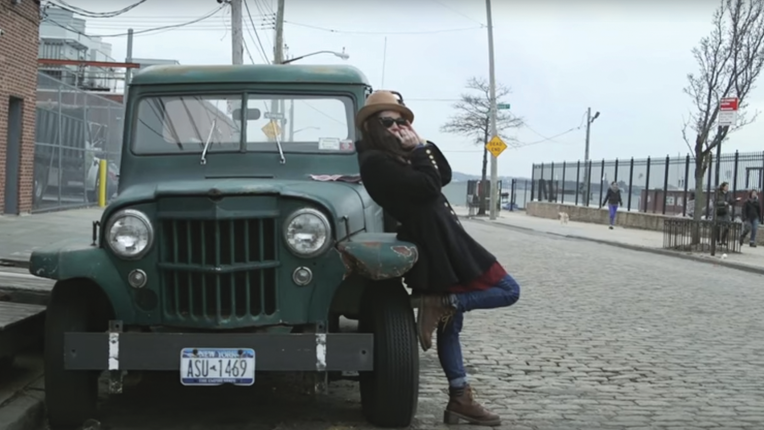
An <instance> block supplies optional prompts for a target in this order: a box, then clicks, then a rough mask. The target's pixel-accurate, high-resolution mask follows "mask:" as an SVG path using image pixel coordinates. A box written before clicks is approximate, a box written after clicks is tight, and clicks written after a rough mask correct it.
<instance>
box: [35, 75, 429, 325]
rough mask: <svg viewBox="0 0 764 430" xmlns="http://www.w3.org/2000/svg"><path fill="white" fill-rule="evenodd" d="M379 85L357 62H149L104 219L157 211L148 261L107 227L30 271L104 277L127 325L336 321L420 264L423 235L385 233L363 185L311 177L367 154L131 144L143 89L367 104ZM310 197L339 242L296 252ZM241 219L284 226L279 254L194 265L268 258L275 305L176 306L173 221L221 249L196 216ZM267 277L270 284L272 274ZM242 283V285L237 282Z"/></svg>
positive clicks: (49, 250)
mask: <svg viewBox="0 0 764 430" xmlns="http://www.w3.org/2000/svg"><path fill="white" fill-rule="evenodd" d="M368 90H369V86H368V81H367V80H366V78H365V77H364V76H363V74H362V73H361V72H360V71H359V70H358V69H355V68H353V67H346V66H297V65H288V66H273V65H262V66H156V67H151V68H149V69H146V70H144V71H141V72H140V73H138V74H136V76H135V77H134V78H133V81H132V83H131V86H130V89H129V96H128V105H127V107H126V113H125V124H126V126H125V130H124V137H123V141H124V143H123V151H122V160H121V166H120V173H121V175H120V184H119V195H118V197H117V198H116V199H115V200H114V201H113V202H111V204H110V205H109V206H108V207H107V208H106V210H104V213H103V215H102V218H101V220H100V223H101V226H102V229H105V228H106V226H108V222H109V220H110V219H111V217H112V216H113V215H114V214H115V213H116V212H117V211H119V210H121V209H126V208H130V209H136V210H139V211H141V212H143V213H144V214H145V215H146V216H147V217H148V219H149V220H151V223H152V227H153V229H154V233H155V234H154V243H153V245H152V247H151V249H150V250H149V251H148V252H147V253H146V254H145V255H144V256H143V257H142V258H141V259H139V260H126V259H122V258H119V257H117V256H116V255H115V254H114V253H113V252H112V251H111V249H110V248H109V246H108V244H107V243H106V242H105V239H104V236H105V233H106V232H105V231H102V232H101V234H100V238H99V241H98V245H97V246H95V247H94V246H89V245H88V243H89V241H87V239H84V240H83V241H82V242H81V243H80V244H78V245H72V244H61V245H51V246H49V247H46V248H44V249H39V250H36V251H34V252H33V254H32V258H31V261H30V263H31V264H30V272H31V273H33V274H35V275H37V276H41V277H45V278H50V279H54V280H58V281H66V280H72V279H82V280H83V282H92V283H95V284H97V285H98V286H99V287H100V289H101V290H102V291H103V293H104V295H105V296H106V298H108V300H109V301H110V302H111V303H112V306H113V308H114V311H115V314H116V315H115V317H116V318H118V319H120V320H122V321H123V322H124V323H125V324H126V325H138V326H155V327H161V326H168V325H169V326H175V327H186V328H189V329H241V328H246V327H262V326H273V325H278V324H285V325H299V324H307V323H312V322H316V321H325V320H326V319H327V317H328V315H329V313H330V309H331V307H332V306H334V305H335V304H336V303H342V307H343V309H350V310H351V311H352V310H353V309H357V306H354V303H355V302H357V301H358V300H359V297H360V296H361V295H360V292H359V290H360V289H362V288H363V287H364V285H365V283H366V282H368V280H380V279H386V278H397V277H400V276H401V275H403V274H404V273H405V272H406V271H407V270H409V269H410V268H411V266H412V265H413V264H414V263H415V262H416V258H417V251H416V247H415V246H414V245H412V244H408V243H404V242H400V241H398V240H396V238H395V235H394V234H392V233H382V225H383V223H382V211H381V209H380V208H379V206H378V205H377V204H375V203H374V202H373V201H372V200H371V198H370V197H369V195H368V193H367V192H366V190H365V188H364V187H363V186H362V185H359V184H350V183H341V182H318V181H314V180H311V179H310V175H321V174H343V175H357V174H358V158H357V155H356V154H354V153H326V154H308V153H300V154H297V153H287V154H286V164H281V163H280V162H279V157H278V153H277V151H276V146H275V144H274V148H273V151H272V152H246V153H223V152H221V153H217V152H216V153H210V154H208V155H207V163H206V164H205V165H201V164H200V162H199V160H200V155H199V154H198V153H195V154H190V153H189V154H170V155H141V156H138V155H135V154H133V153H132V152H131V150H130V145H129V142H131V141H132V133H133V126H132V125H134V124H135V121H136V117H135V111H136V104H137V102H138V101H139V100H140V99H141V97H143V96H144V95H149V94H151V95H152V96H156V95H160V96H161V95H184V94H197V93H199V92H210V93H215V92H221V91H240V92H246V91H263V92H271V91H273V92H288V93H291V94H305V95H311V94H324V95H342V96H345V97H350V98H351V99H352V100H353V101H354V104H355V108H356V109H358V107H359V106H361V105H362V104H363V100H364V99H365V96H366V94H367V92H368ZM306 207H307V208H313V209H316V210H319V211H321V212H323V213H324V214H325V215H326V216H327V217H328V219H329V221H330V224H331V229H332V235H331V240H332V242H333V245H334V246H332V247H330V248H329V249H328V251H327V252H325V253H324V254H323V255H319V256H317V257H314V258H309V259H306V258H301V257H297V256H295V255H293V254H292V253H291V252H290V251H289V249H288V248H287V245H286V242H285V239H284V234H283V229H284V224H285V222H286V219H287V217H288V216H289V215H290V214H291V213H293V212H294V211H295V210H297V209H301V208H306ZM233 220H246V222H256V223H260V224H257V225H265V223H268V224H267V225H272V226H274V227H273V231H272V233H273V235H272V236H271V239H268V240H269V241H271V242H269V243H272V245H273V246H274V249H275V254H274V256H273V258H272V259H271V260H268V261H265V260H263V261H262V262H259V263H246V264H244V266H246V267H244V266H242V265H241V264H238V265H237V263H235V262H234V263H231V264H229V265H225V263H221V264H224V267H221V266H218V265H215V264H212V263H206V262H201V263H198V264H197V263H189V264H188V265H186V266H183V269H182V270H183V271H184V272H183V274H188V273H192V272H193V271H199V273H208V274H212V276H220V274H225V273H245V272H246V273H251V274H252V276H255V275H257V274H258V273H263V271H264V270H265V269H264V268H266V267H267V268H268V269H267V270H270V271H271V272H268V273H272V276H273V280H272V281H269V283H268V288H269V289H268V291H269V292H270V291H272V292H273V293H272V294H273V295H274V297H272V298H270V299H269V300H272V303H274V304H275V309H274V310H273V312H261V313H257V314H247V315H245V316H236V315H235V316H221V314H220V306H218V311H217V313H216V314H214V315H212V316H208V315H203V316H202V317H199V318H196V317H194V318H191V317H185V316H183V314H182V313H179V312H175V311H172V310H170V309H169V307H170V305H171V304H172V301H173V300H172V299H173V298H176V297H178V293H174V292H171V291H170V289H168V285H169V282H170V281H169V280H168V279H170V278H169V276H171V275H170V274H171V273H173V272H172V270H176V271H177V270H181V269H178V268H177V264H176V263H173V262H169V261H168V255H169V254H168V253H170V251H169V249H170V247H171V246H175V245H174V244H177V243H179V242H178V241H179V236H177V233H176V232H175V231H174V229H175V228H176V226H177V222H180V223H188V224H187V225H188V226H189V227H188V230H187V231H188V232H189V233H187V240H192V239H191V238H192V237H193V241H196V242H192V246H190V247H186V249H196V248H205V247H203V246H202V243H206V247H208V248H209V247H211V246H212V248H210V249H213V248H214V250H215V251H214V252H215V253H218V254H216V255H219V253H220V252H221V248H220V246H221V245H220V243H221V242H220V240H221V237H220V236H219V235H218V236H215V237H216V239H215V240H212V242H213V245H211V244H210V243H209V242H208V241H207V242H202V241H203V240H206V239H201V238H202V237H203V236H204V231H205V230H204V227H202V230H201V232H202V233H198V232H197V233H194V234H195V235H196V236H194V235H192V234H191V233H190V232H191V231H192V230H191V227H190V226H191V224H190V223H189V222H191V221H193V222H202V221H203V222H205V223H207V224H205V225H210V226H214V228H215V231H218V229H222V228H223V227H221V226H226V225H227V226H232V225H233V224H234V223H233ZM259 220H265V221H259ZM174 223H175V224H174ZM226 223H228V224H226ZM194 225H196V224H194ZM253 225H255V224H253ZM194 228H199V227H194ZM227 228H228V227H227ZM230 228H231V229H233V227H230ZM269 228H270V227H269ZM194 231H196V230H194ZM231 231H232V230H231ZM171 233H172V234H171ZM220 234H222V233H220ZM231 234H232V235H233V233H231ZM263 234H264V233H263V232H260V233H258V236H257V238H256V239H252V238H251V237H250V238H247V239H246V241H245V240H244V239H242V238H241V237H237V241H238V242H237V241H234V240H233V239H232V240H231V243H244V242H246V243H249V244H250V245H251V246H254V242H252V241H255V242H258V243H265V242H264V241H266V238H265V236H263ZM89 235H90V232H89V231H88V232H83V237H89ZM168 235H169V236H168ZM168 237H170V238H171V239H168ZM242 241H244V242H242ZM233 246H234V245H232V247H233ZM269 246H270V245H269ZM205 249H206V248H205ZM253 249H254V248H253ZM261 249H262V246H261ZM209 252H213V251H209ZM189 258H190V257H189ZM263 258H264V257H263ZM173 261H174V260H173ZM189 261H190V260H189ZM173 264H174V266H173ZM184 264H185V263H184ZM301 266H304V267H308V268H309V269H311V271H312V272H313V280H312V282H311V283H310V284H309V285H306V286H298V285H296V284H295V283H294V282H293V280H292V274H293V272H294V270H295V269H296V268H298V267H301ZM173 267H175V268H173ZM136 269H140V270H142V271H144V272H145V273H146V275H147V279H148V281H147V283H146V285H145V286H144V287H143V288H141V289H139V290H136V289H134V288H132V287H130V286H129V285H128V284H127V279H128V274H129V273H130V272H131V271H133V270H136ZM215 279H220V278H215ZM262 279H263V278H261V281H260V282H265V281H262ZM269 279H270V278H269ZM351 280H352V282H351ZM364 280H366V281H364ZM172 282H175V283H178V282H180V281H175V280H173V281H172ZM215 282H218V281H215ZM247 282H250V281H247ZM252 282H255V281H252ZM68 285H72V284H71V283H69V284H68ZM177 285H178V286H181V285H183V286H184V288H186V289H187V291H192V290H193V289H194V288H196V289H197V290H198V286H193V285H190V284H187V283H183V282H180V283H178V284H177ZM213 285H214V283H213ZM237 285H238V284H237ZM263 285H265V284H263ZM271 287H272V288H271ZM246 288H247V289H248V291H249V290H251V289H252V288H254V287H252V286H250V284H247V287H246ZM261 288H266V287H264V286H261ZM197 290H193V291H197ZM231 291H232V293H231V294H233V291H234V289H232V290H231ZM252 291H254V290H252ZM253 294H254V293H253ZM152 295H153V297H154V298H155V299H156V303H157V306H155V307H152V306H149V305H147V304H146V302H145V301H141V297H143V299H144V300H145V298H146V297H152ZM339 296H344V297H339ZM219 297H220V294H218V298H213V299H211V300H217V302H216V303H220V301H221V299H220V298H219ZM247 297H249V296H247ZM205 300H206V299H205ZM248 300H249V299H248ZM269 303H271V302H269ZM355 304H356V305H357V303H355ZM248 309H249V307H248Z"/></svg>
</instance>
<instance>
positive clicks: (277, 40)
mask: <svg viewBox="0 0 764 430" xmlns="http://www.w3.org/2000/svg"><path fill="white" fill-rule="evenodd" d="M284 1H285V0H278V3H277V5H276V27H275V33H276V35H275V37H274V38H273V64H282V63H283V62H284ZM284 107H285V106H284V100H273V101H272V102H271V113H275V114H276V115H275V116H274V118H278V117H279V115H278V114H280V113H282V112H284V110H285V109H284ZM290 122H291V121H290ZM280 123H281V136H282V140H283V137H284V134H285V133H286V128H285V127H284V126H285V125H286V124H285V122H284V118H283V117H282V119H281V121H280Z"/></svg>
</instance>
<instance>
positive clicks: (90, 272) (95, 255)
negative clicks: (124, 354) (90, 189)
mask: <svg viewBox="0 0 764 430" xmlns="http://www.w3.org/2000/svg"><path fill="white" fill-rule="evenodd" d="M84 242H85V241H84V240H82V241H76V240H67V241H65V242H59V243H54V244H51V245H47V246H44V247H42V248H38V249H36V250H35V251H34V252H32V257H31V258H30V268H29V272H30V273H32V274H33V275H35V276H39V277H41V278H48V279H53V280H56V281H67V280H72V279H82V280H88V281H92V282H94V283H96V284H97V285H98V286H100V287H101V290H102V291H103V292H104V294H105V295H106V297H108V298H109V302H111V304H112V307H114V311H115V313H116V314H117V315H118V318H121V319H123V320H125V321H130V322H134V321H136V310H135V308H134V307H133V300H132V298H131V297H130V292H129V291H128V288H129V287H128V286H127V284H126V283H125V278H124V277H122V276H120V273H119V270H118V268H117V266H116V265H115V264H113V263H112V260H111V258H110V256H109V255H107V251H106V250H105V249H103V248H97V247H93V246H90V245H87V244H84Z"/></svg>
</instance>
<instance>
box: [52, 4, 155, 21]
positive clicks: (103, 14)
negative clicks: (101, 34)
mask: <svg viewBox="0 0 764 430" xmlns="http://www.w3.org/2000/svg"><path fill="white" fill-rule="evenodd" d="M59 3H60V4H59ZM143 3H146V0H139V1H138V2H136V3H133V4H131V5H129V6H126V7H124V8H122V9H120V10H115V11H112V12H93V11H90V10H87V9H82V8H80V7H77V6H72V5H70V4H69V3H67V2H65V1H64V0H55V1H53V0H49V1H48V5H46V7H47V6H49V5H53V6H56V7H58V8H60V9H63V10H65V11H67V12H71V13H74V14H77V15H81V16H85V17H88V18H112V17H115V16H119V15H122V14H123V13H126V12H129V11H131V10H133V9H135V8H136V7H138V6H140V5H141V4H143Z"/></svg>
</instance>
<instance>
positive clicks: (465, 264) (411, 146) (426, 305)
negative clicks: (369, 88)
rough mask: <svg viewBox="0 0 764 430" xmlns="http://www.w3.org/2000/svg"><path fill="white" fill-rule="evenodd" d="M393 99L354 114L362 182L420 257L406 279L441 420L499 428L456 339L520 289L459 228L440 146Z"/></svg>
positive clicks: (378, 96)
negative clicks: (434, 377)
mask: <svg viewBox="0 0 764 430" xmlns="http://www.w3.org/2000/svg"><path fill="white" fill-rule="evenodd" d="M399 96H400V95H399V94H398V93H392V92H388V91H377V92H374V93H373V94H371V95H370V96H369V97H368V98H367V100H366V103H365V105H364V107H363V108H361V110H360V111H359V112H358V115H357V116H356V125H357V126H358V128H359V129H360V130H362V134H363V139H362V140H361V141H360V142H358V144H357V145H356V147H357V148H358V156H359V163H360V170H361V179H362V181H363V183H364V185H365V187H366V190H367V191H368V192H369V195H370V196H371V198H372V199H374V201H375V202H377V204H379V205H380V206H382V208H383V209H384V210H385V211H386V212H387V213H388V214H389V215H390V216H392V217H393V218H395V219H396V220H398V222H399V223H400V225H399V226H398V238H399V239H400V240H405V241H408V242H412V243H414V244H416V245H417V247H418V249H419V259H418V261H417V263H416V264H415V265H414V267H413V268H412V269H411V270H410V271H409V272H408V273H406V274H405V281H406V284H407V285H408V286H409V287H410V288H412V289H413V291H414V292H415V294H416V295H418V299H417V300H418V305H419V309H418V314H417V329H418V332H419V340H420V344H421V346H422V349H423V350H425V351H427V350H428V349H430V347H431V346H432V336H433V334H434V332H435V331H436V330H437V334H438V335H437V352H438V358H439V359H440V365H441V366H442V368H443V371H444V372H445V374H446V378H447V379H448V385H449V401H448V405H446V409H445V411H444V414H443V417H444V421H445V422H446V423H448V424H456V423H458V422H459V420H464V421H467V422H469V423H472V424H480V425H487V426H497V425H500V424H501V418H500V417H499V416H498V415H496V414H494V413H492V412H489V411H488V410H486V409H485V408H484V407H483V406H481V405H480V404H479V403H478V402H476V401H475V398H474V394H473V390H472V388H471V386H470V384H469V381H468V379H467V373H466V371H465V368H464V359H463V356H462V347H461V343H460V339H459V334H460V332H461V330H462V324H463V319H464V313H465V312H468V311H471V310H475V309H493V308H501V307H506V306H511V305H513V304H514V303H515V302H517V300H518V299H519V298H520V286H519V285H518V284H517V282H516V281H515V280H514V279H513V278H512V276H510V275H509V274H507V272H506V271H505V270H504V268H503V267H502V265H501V264H499V262H498V261H497V260H496V257H495V256H494V255H493V254H491V253H490V252H489V251H487V250H486V249H485V248H483V247H482V246H481V245H480V244H479V243H477V242H476V241H475V240H474V239H473V238H472V237H471V236H470V235H469V234H468V233H467V231H466V230H465V229H464V228H463V227H462V225H461V223H460V222H459V219H458V217H457V215H456V213H455V212H454V211H453V209H452V208H451V205H450V204H449V202H448V200H447V199H446V197H445V196H444V195H443V192H442V188H443V187H444V186H445V185H447V184H448V183H449V182H450V181H451V167H450V165H449V164H448V161H447V160H446V157H445V156H444V155H443V153H442V152H441V151H440V149H438V147H437V146H436V145H435V144H434V143H432V142H429V141H425V140H423V139H422V138H420V137H419V135H418V134H417V133H416V132H415V131H414V128H413V127H412V123H413V122H414V113H413V112H412V111H411V110H410V109H409V108H408V107H406V106H405V105H404V104H403V100H401V99H400V98H399Z"/></svg>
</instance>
